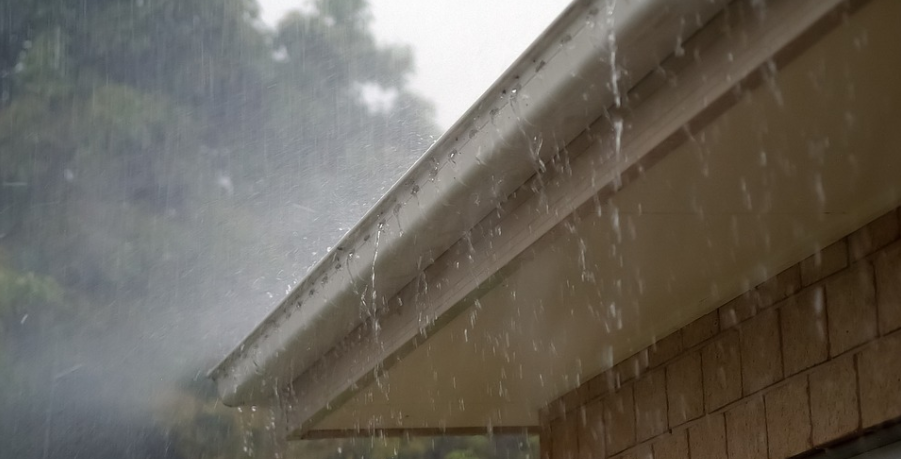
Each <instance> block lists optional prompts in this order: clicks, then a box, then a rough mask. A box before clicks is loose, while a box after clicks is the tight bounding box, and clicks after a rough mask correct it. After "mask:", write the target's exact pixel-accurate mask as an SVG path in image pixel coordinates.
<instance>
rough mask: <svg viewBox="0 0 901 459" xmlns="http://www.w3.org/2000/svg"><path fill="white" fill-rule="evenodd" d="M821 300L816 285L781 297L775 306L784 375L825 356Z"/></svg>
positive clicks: (824, 319) (795, 371)
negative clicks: (779, 302) (779, 327)
mask: <svg viewBox="0 0 901 459" xmlns="http://www.w3.org/2000/svg"><path fill="white" fill-rule="evenodd" d="M825 300H826V297H825V293H824V292H823V288H822V287H820V286H817V287H814V288H810V289H807V290H805V291H803V292H801V293H799V294H797V295H795V296H793V297H791V298H789V299H787V300H785V301H784V302H783V305H782V306H781V308H780V309H779V315H780V322H781V329H782V355H783V364H784V367H785V376H786V377H788V376H791V375H793V374H795V373H797V372H799V371H802V370H806V369H808V368H810V367H812V366H814V365H816V364H818V363H822V362H825V361H826V359H827V358H828V357H829V346H828V343H827V341H826V305H825V302H826V301H825Z"/></svg>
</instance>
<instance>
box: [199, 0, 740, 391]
mask: <svg viewBox="0 0 901 459" xmlns="http://www.w3.org/2000/svg"><path fill="white" fill-rule="evenodd" d="M608 3H609V2H607V1H605V0H595V1H582V0H579V1H576V2H574V3H573V4H571V5H570V6H569V7H568V8H567V9H566V10H565V11H564V12H563V14H561V15H560V17H558V18H557V20H556V21H555V22H554V23H553V24H552V25H551V26H550V27H549V28H548V29H547V30H545V32H544V33H543V34H542V35H541V37H540V38H539V39H538V40H537V41H536V42H535V43H534V44H533V45H532V46H531V47H530V48H529V49H528V50H527V51H526V52H525V53H524V54H523V55H522V56H521V57H520V58H519V59H518V60H517V61H516V62H515V63H514V64H513V66H511V67H510V69H509V70H507V72H505V73H504V75H503V76H502V77H501V78H500V79H498V80H497V82H496V83H495V84H494V85H493V86H492V87H491V88H490V89H489V90H488V91H487V92H486V93H485V94H484V95H483V96H482V97H481V98H480V99H479V100H478V101H477V102H476V104H475V105H474V106H473V107H472V108H470V110H469V111H467V113H466V114H465V115H464V116H463V117H462V118H461V119H460V120H459V121H458V122H457V123H456V124H455V125H454V126H453V127H452V128H451V129H450V130H449V131H448V132H447V133H446V134H445V135H444V136H442V137H441V139H439V141H438V142H437V143H436V144H435V145H433V146H432V148H430V149H429V151H428V152H427V153H426V154H425V155H424V156H423V157H422V158H421V159H420V160H419V161H417V163H416V164H415V165H414V166H413V167H412V168H411V169H410V170H409V171H408V172H407V173H406V174H405V175H404V176H403V177H402V178H401V179H400V181H399V182H398V183H397V184H395V185H394V186H393V187H392V188H391V190H390V191H389V192H388V193H387V194H386V195H385V196H384V197H383V198H382V199H381V200H380V201H379V202H378V204H376V206H375V207H374V208H373V209H372V210H371V211H370V212H368V213H367V214H366V216H364V217H363V219H362V220H361V221H360V223H359V224H357V225H356V226H355V227H354V228H353V229H352V230H351V231H350V232H349V233H347V235H345V236H344V237H343V238H342V239H341V241H340V242H339V243H338V245H337V246H336V248H335V249H334V250H333V251H332V252H331V253H330V254H329V255H328V256H327V257H326V258H324V259H323V260H321V261H320V262H319V263H318V264H317V265H316V266H315V267H314V268H313V270H312V271H311V272H310V274H309V275H308V276H307V277H306V278H305V279H304V280H303V281H302V282H301V283H300V285H298V286H297V287H296V288H295V289H294V290H293V291H292V292H291V293H290V294H289V295H288V297H287V298H286V299H285V300H284V301H282V302H281V303H280V304H279V305H278V307H277V308H276V309H275V310H274V311H273V312H272V313H271V314H270V315H269V316H268V317H267V318H266V319H265V320H264V321H263V322H262V323H261V324H260V325H258V326H257V327H256V328H255V329H254V330H253V332H251V334H250V335H249V336H248V337H247V338H246V339H245V340H244V341H243V342H242V343H241V345H239V346H238V348H236V349H235V350H234V351H232V352H231V353H230V354H229V356H228V357H226V358H225V359H224V360H223V361H222V362H221V363H220V364H218V365H217V366H216V367H215V368H214V369H213V370H211V371H210V373H209V375H210V376H211V377H212V378H213V379H214V380H215V381H216V383H217V385H218V388H219V393H220V396H221V397H222V399H223V401H224V402H225V403H226V404H228V405H240V404H246V403H254V402H257V401H261V400H264V399H267V398H270V397H272V396H274V395H275V394H276V391H277V389H278V388H280V387H283V386H285V385H287V384H288V383H290V382H291V381H293V380H294V379H295V378H296V377H297V376H298V375H299V374H301V373H302V372H304V371H305V370H307V369H308V368H309V367H310V366H311V365H312V364H313V363H314V362H316V360H317V359H319V358H320V357H321V356H322V355H324V354H325V353H326V352H328V351H329V350H330V349H331V348H332V347H334V346H335V345H336V344H337V343H339V342H340V341H341V339H342V338H343V337H345V336H346V335H348V334H349V333H351V332H352V331H353V330H354V329H355V328H356V327H357V326H359V325H360V324H361V323H363V322H364V321H365V320H366V319H367V318H368V317H370V316H371V315H372V314H373V313H375V312H376V311H378V310H380V309H381V308H383V307H384V306H385V305H386V304H387V302H388V301H390V300H391V299H392V298H394V296H395V295H396V294H397V293H398V292H399V291H400V290H401V289H402V288H403V287H404V286H405V285H407V284H408V283H410V282H411V281H414V280H415V279H416V278H417V276H419V274H420V273H421V272H422V271H423V270H424V269H425V268H426V267H428V266H429V265H431V264H432V263H433V262H434V261H435V259H437V258H438V257H439V256H440V255H441V254H442V253H444V252H445V251H446V250H447V249H448V248H449V247H451V246H452V245H453V244H454V243H456V242H457V241H459V240H461V239H462V238H464V237H465V235H466V234H467V232H468V231H469V230H470V229H472V228H473V227H474V226H475V225H476V224H477V223H478V222H480V221H481V220H482V219H483V218H484V217H485V216H486V215H488V214H489V213H491V212H492V211H493V210H495V209H497V208H498V207H499V206H500V204H501V203H503V202H504V201H505V200H506V199H507V198H508V196H509V195H510V194H511V193H512V192H514V191H515V190H516V189H518V188H519V187H520V186H522V184H523V183H525V182H526V181H527V180H528V179H529V178H530V177H531V176H533V175H534V174H535V173H536V172H537V171H540V170H542V169H543V168H544V163H545V162H546V161H548V160H549V159H550V158H551V157H552V156H553V155H554V154H556V153H557V152H558V150H559V149H561V148H563V147H564V146H565V145H566V144H567V143H569V142H570V141H571V140H572V139H574V138H575V137H576V136H577V135H579V133H581V132H582V131H583V130H584V129H585V128H586V127H587V126H588V125H590V124H591V123H592V122H593V121H594V120H596V119H597V118H599V117H601V116H603V114H604V112H605V108H606V107H609V106H615V105H617V104H618V102H619V101H618V98H619V97H620V96H619V94H620V93H625V92H626V90H627V89H628V88H630V87H632V86H633V85H634V83H635V82H637V81H638V80H640V79H641V78H642V77H644V76H645V75H647V74H648V73H650V72H652V71H653V70H654V69H655V68H656V67H657V65H659V63H660V61H662V60H663V59H664V58H665V57H666V56H668V55H670V54H671V53H672V51H673V49H675V48H677V47H678V46H679V44H680V39H681V37H684V36H688V35H690V34H691V33H693V31H694V30H697V29H698V28H700V27H701V26H702V25H703V23H704V22H705V21H706V19H708V18H709V17H710V16H712V15H713V14H714V13H716V12H717V11H719V10H721V9H722V7H723V6H724V5H725V4H726V3H727V1H726V0H715V1H710V0H691V1H684V2H676V3H671V2H666V1H664V0H637V1H632V2H618V3H615V5H616V6H615V8H614V9H613V10H612V11H609V10H607V9H606V8H607V5H608ZM686 18H689V19H686ZM611 60H612V61H615V62H616V66H615V67H616V71H615V72H614V70H613V69H612V68H611V65H610V62H611ZM597 75H611V76H614V75H615V77H612V78H610V80H611V81H612V84H609V85H608V84H604V81H600V82H599V83H598V84H588V85H586V84H585V79H586V78H589V77H591V78H596V76H597Z"/></svg>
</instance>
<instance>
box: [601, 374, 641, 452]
mask: <svg viewBox="0 0 901 459" xmlns="http://www.w3.org/2000/svg"><path fill="white" fill-rule="evenodd" d="M604 427H605V428H604V444H605V445H607V454H616V453H619V452H622V451H624V450H626V449H628V448H631V447H632V446H634V445H635V401H634V399H633V396H632V386H623V388H622V389H620V390H619V391H618V392H616V393H614V394H611V395H610V396H608V397H607V398H606V399H605V400H604Z"/></svg>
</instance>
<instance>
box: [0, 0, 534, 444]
mask: <svg viewBox="0 0 901 459" xmlns="http://www.w3.org/2000/svg"><path fill="white" fill-rule="evenodd" d="M312 6H313V7H312V9H310V10H309V11H307V12H304V13H302V12H294V13H291V14H289V15H288V16H287V17H285V18H284V20H282V21H281V23H280V24H279V25H278V27H277V28H276V29H275V30H270V29H267V28H266V27H264V26H263V25H261V23H260V22H259V19H258V11H257V10H258V8H257V5H256V3H255V2H254V1H252V0H216V1H209V0H90V1H86V0H80V1H75V0H0V386H2V387H3V392H2V394H0V405H2V406H0V409H3V410H4V412H5V413H15V415H12V416H4V417H3V418H4V420H3V421H2V422H0V438H4V439H12V440H10V441H9V442H7V443H8V444H6V445H3V446H0V456H3V457H6V455H5V453H10V455H11V457H54V455H57V456H59V457H75V456H78V457H98V458H104V457H120V455H121V451H124V450H116V445H117V442H127V444H126V445H124V446H123V447H125V448H126V449H127V450H128V451H130V452H129V453H128V454H131V455H133V456H134V457H144V456H141V454H144V455H150V454H159V455H165V456H168V457H184V458H188V457H190V458H197V457H217V458H233V457H248V455H251V452H253V453H254V455H259V456H261V457H265V456H269V455H271V454H274V452H275V450H274V449H273V448H274V447H275V446H274V445H273V443H272V440H273V427H272V422H271V418H270V416H269V415H268V414H266V413H265V412H263V411H260V412H256V411H251V410H245V411H244V412H238V411H237V410H234V409H229V408H225V407H223V406H222V405H221V404H218V403H217V402H216V397H215V395H214V394H213V393H212V391H211V390H210V388H209V386H207V385H205V383H201V382H199V381H198V380H197V378H196V377H195V375H196V374H198V367H203V366H206V365H210V364H211V363H212V362H213V361H214V360H213V359H215V358H216V357H217V356H218V355H220V354H217V353H219V352H222V351H223V350H224V349H223V347H222V346H218V347H217V346H212V347H210V345H209V344H208V343H209V342H210V341H215V340H216V337H217V336H219V338H218V339H220V340H224V341H227V342H229V343H233V342H234V341H235V340H237V339H238V338H239V337H240V335H241V333H246V331H247V330H249V327H250V326H252V325H253V324H254V323H255V322H256V321H257V320H259V319H260V318H261V317H262V314H264V313H265V312H266V310H267V309H268V308H270V307H271V306H272V302H273V301H275V299H276V297H278V296H280V295H281V290H283V289H284V288H285V285H286V284H289V283H290V282H293V281H296V280H297V279H298V278H299V277H301V276H302V275H303V272H304V269H305V268H307V267H308V266H309V265H310V264H311V263H312V262H314V261H316V259H317V258H318V257H319V256H321V254H322V252H321V251H322V248H323V247H324V246H325V245H327V244H328V243H329V242H333V240H334V238H335V237H337V236H338V235H339V234H340V232H341V231H342V230H344V229H346V228H347V227H348V226H350V224H352V223H353V221H354V220H355V219H356V218H358V217H359V216H361V215H362V212H363V211H365V210H366V209H367V208H368V207H369V206H370V205H371V204H372V202H373V200H374V198H376V197H378V195H379V194H380V193H381V192H382V191H384V189H385V188H386V186H387V185H389V184H390V183H391V182H392V181H393V180H394V179H395V178H396V177H397V175H398V174H397V171H399V170H400V168H402V167H404V166H405V165H407V164H409V163H410V162H411V161H412V160H413V158H415V157H416V156H418V155H419V154H420V153H422V151H424V149H425V148H426V147H427V146H428V144H429V143H430V142H431V139H432V137H433V135H434V134H435V133H436V131H435V128H434V126H433V125H432V123H431V112H430V108H429V106H428V103H427V102H425V101H424V100H422V99H421V98H419V97H417V96H416V95H414V94H413V93H411V92H410V91H409V89H408V87H407V83H408V77H409V75H410V72H411V71H412V68H413V66H412V55H411V53H410V50H409V49H406V48H403V47H386V46H382V45H379V44H378V43H377V42H376V40H375V38H374V37H373V35H372V33H371V31H370V20H371V18H370V16H369V13H368V9H367V5H366V2H365V1H364V0H317V1H316V2H315V3H314V4H313V5H312ZM367 90H369V91H376V92H379V93H381V94H383V95H385V96H386V98H387V99H389V100H390V103H389V104H387V105H380V106H375V105H373V104H372V103H370V101H367V99H366V97H365V92H366V91H367ZM384 171H391V172H390V173H387V172H384ZM342 177H343V179H342V180H344V181H345V182H346V183H348V185H347V186H346V187H345V189H344V190H343V191H342V192H341V193H336V192H335V183H336V182H337V181H338V180H339V179H341V178H342ZM331 209H343V210H344V212H338V213H336V212H328V211H329V210H331ZM273 272H275V273H274V274H273ZM265 292H275V294H271V293H270V294H269V295H264V294H265ZM261 298H265V301H261ZM223 305H233V306H229V307H226V306H223ZM247 305H256V306H247ZM236 312H240V313H239V314H236ZM210 316H213V317H217V318H218V317H219V316H222V317H225V316H231V317H234V318H233V319H231V322H229V321H226V320H225V319H224V318H223V319H221V320H220V321H219V322H217V323H218V325H219V328H216V329H211V330H210V329H203V326H204V324H205V323H207V321H208V320H209V319H208V318H209V317H210ZM238 324H240V326H238ZM179 327H182V328H179ZM161 330H162V331H161ZM170 330H171V331H170ZM178 330H181V332H179V331H178ZM186 330H189V331H190V332H186ZM167 333H168V334H167ZM158 334H162V335H163V336H162V337H160V336H157V335H158ZM222 335H227V336H225V337H222ZM136 337H138V338H136ZM154 345H155V346H157V347H156V348H153V347H152V346H154ZM203 346H207V347H206V348H204V349H205V351H200V350H199V349H200V348H202V347H203ZM211 350H215V352H211ZM136 362H139V363H136ZM109 380H113V381H119V382H118V383H115V382H112V383H111V382H108V381H109ZM143 381H150V382H151V383H147V384H150V385H148V386H144V385H142V384H144V383H142V382H143ZM153 381H157V382H155V383H153ZM160 381H162V382H160ZM154 384H155V385H154ZM101 386H102V387H103V388H104V389H103V390H102V391H100V392H98V393H96V394H91V393H88V392H86V391H90V388H92V387H101ZM109 388H113V389H115V390H114V391H109V390H107V389H109ZM98 391H99V389H98ZM147 393H151V394H153V397H152V398H151V399H150V400H143V401H141V402H136V401H134V400H135V398H136V397H137V395H136V394H141V395H142V396H146V394H147ZM123 400H125V401H126V402H123ZM129 401H132V402H134V403H132V404H131V405H129ZM85 404H88V405H98V404H99V405H101V406H93V407H92V408H90V409H85V408H84V405H85ZM100 413H103V414H102V415H101V414H100ZM59 423H65V425H64V426H62V427H60V425H59ZM91 426H93V427H91ZM91 429H95V430H94V431H91ZM100 429H102V430H103V431H104V432H103V434H102V435H101V434H100V432H99V430H100ZM117 429H119V430H117ZM122 429H125V430H127V431H128V433H123V432H125V430H122ZM129 429H130V430H129ZM23 432H27V433H23ZM54 432H62V433H59V435H62V437H57V436H54V435H53V433H54ZM73 436H74V437H73ZM136 436H137V437H136ZM138 437H139V438H142V440H140V441H138V440H134V438H138ZM57 438H64V440H55V439H57ZM92 439H93V440H92ZM533 441H534V440H533ZM92 445H93V446H92ZM141 445H143V446H141ZM145 447H146V448H149V449H146V450H141V448H145ZM534 447H535V445H534V444H533V443H530V442H529V441H527V440H525V439H523V438H521V437H516V438H512V437H511V438H506V437H504V438H502V437H495V438H494V439H493V440H492V441H489V440H487V439H486V438H485V437H473V438H451V437H448V438H443V439H430V438H419V439H406V440H404V439H380V438H375V439H360V440H356V441H348V442H338V441H323V442H316V443H301V444H298V445H292V446H291V447H290V448H289V450H288V454H289V455H291V456H297V457H308V456H309V457H317V458H322V459H355V458H358V457H371V458H375V459H389V458H391V459H394V458H398V459H414V458H429V459H469V458H486V459H487V458H497V459H514V458H517V459H518V458H523V457H527V456H529V455H531V454H534ZM4 448H7V449H6V450H4ZM92 448H93V449H92ZM129 448H130V449H129ZM136 449H137V450H140V451H138V452H137V453H136V452H135V450H136ZM116 451H119V452H116ZM48 454H49V456H48ZM129 457H132V456H129Z"/></svg>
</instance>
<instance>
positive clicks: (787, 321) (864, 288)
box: [541, 210, 901, 459]
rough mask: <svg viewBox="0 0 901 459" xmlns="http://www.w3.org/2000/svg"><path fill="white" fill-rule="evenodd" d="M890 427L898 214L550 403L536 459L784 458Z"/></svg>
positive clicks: (899, 273) (898, 415)
mask: <svg viewBox="0 0 901 459" xmlns="http://www.w3.org/2000/svg"><path fill="white" fill-rule="evenodd" d="M899 419H901V241H899V211H898V210H895V211H892V212H891V213H889V214H886V215H884V216H882V217H880V218H878V219H877V220H875V221H873V222H872V223H870V224H868V225H867V226H865V227H863V228H861V229H859V230H857V231H856V232H854V233H852V234H850V235H848V236H847V237H845V238H843V239H841V240H840V241H838V242H837V243H835V244H833V245H831V246H829V247H826V248H825V249H823V250H822V251H821V252H819V253H817V254H816V255H814V256H811V257H810V258H808V259H806V260H803V261H802V262H800V263H798V264H797V265H794V266H792V267H791V268H789V269H787V270H786V271H784V272H782V273H780V274H778V275H776V276H775V277H773V278H772V279H770V280H768V281H766V282H764V283H763V284H761V285H759V286H757V287H756V288H753V289H751V290H750V291H748V292H747V293H745V294H743V295H741V296H739V297H738V298H735V299H734V300H732V301H730V302H729V303H727V304H725V305H723V306H722V307H720V308H719V309H718V310H716V311H714V312H712V313H710V314H708V315H706V316H704V317H702V318H700V319H698V320H697V321H695V322H693V323H691V324H689V325H687V326H685V327H684V328H682V329H681V330H678V331H676V332H675V333H673V334H671V335H669V336H667V337H665V338H663V339H661V340H659V341H658V342H657V343H656V344H655V345H653V346H651V347H649V348H647V349H644V350H642V351H641V352H639V353H637V354H636V355H634V356H632V357H631V358H629V359H627V360H626V361H624V362H622V363H620V364H619V365H617V366H615V367H614V368H612V369H611V370H609V371H607V372H605V373H602V374H601V375H599V376H597V377H595V378H594V379H592V380H590V381H588V382H586V383H584V384H582V386H580V387H579V388H578V389H576V390H574V391H572V392H570V393H567V394H565V395H564V396H563V397H561V398H560V399H559V400H557V401H555V402H554V403H552V404H551V405H549V406H548V407H547V408H546V409H545V410H544V411H543V413H542V433H541V435H542V437H541V443H542V456H543V457H542V459H598V458H607V457H616V458H636V459H644V458H654V459H669V458H685V459H688V458H689V457H690V458H691V459H704V458H727V457H728V458H730V459H737V458H785V457H791V456H794V455H797V454H799V453H803V452H806V451H809V450H812V449H816V448H820V447H823V446H825V445H831V444H835V443H840V442H842V441H844V440H848V439H852V438H854V437H856V436H859V435H860V434H861V433H863V432H864V431H867V430H872V429H873V428H878V426H879V425H880V424H882V423H885V422H889V421H896V420H899Z"/></svg>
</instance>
